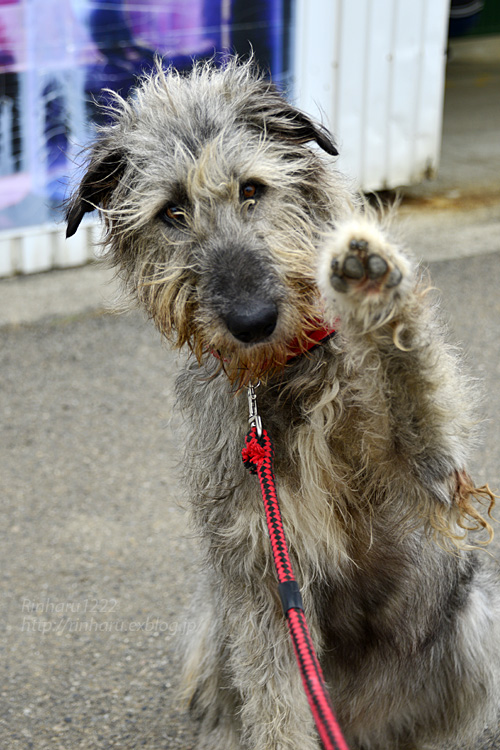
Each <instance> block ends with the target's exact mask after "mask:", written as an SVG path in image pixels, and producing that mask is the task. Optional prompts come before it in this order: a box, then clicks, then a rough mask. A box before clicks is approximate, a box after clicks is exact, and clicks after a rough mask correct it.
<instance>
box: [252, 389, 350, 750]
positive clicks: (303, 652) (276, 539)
mask: <svg viewBox="0 0 500 750" xmlns="http://www.w3.org/2000/svg"><path fill="white" fill-rule="evenodd" d="M251 393H253V386H250V387H249V403H250V394H251ZM253 403H254V404H255V394H253ZM256 417H257V412H256V408H254V411H253V413H252V410H251V413H250V421H251V422H253V426H252V428H251V429H250V432H249V433H248V434H247V436H246V438H245V447H244V448H243V450H242V458H243V463H244V464H245V466H246V468H247V469H248V470H249V471H250V473H251V474H256V475H257V477H258V479H259V483H260V489H261V492H262V499H263V501H264V509H265V513H266V521H267V528H268V531H269V537H270V540H271V548H272V553H273V558H274V564H275V567H276V572H277V577H278V591H279V595H280V598H281V603H282V605H283V611H284V613H285V617H286V621H287V624H288V629H289V631H290V635H291V638H292V643H293V648H294V651H295V656H296V659H297V664H298V666H299V670H300V675H301V678H302V684H303V686H304V690H305V693H306V696H307V700H308V702H309V707H310V709H311V712H312V715H313V718H314V722H315V724H316V728H317V730H318V734H319V736H320V738H321V742H322V744H323V747H324V749H325V750H349V748H348V746H347V744H346V741H345V739H344V737H343V735H342V731H341V729H340V727H339V724H338V722H337V719H336V718H335V715H334V712H333V707H332V704H331V700H330V696H329V694H328V690H327V687H326V684H325V679H324V677H323V673H322V671H321V666H320V664H319V661H318V657H317V655H316V652H315V650H314V646H313V642H312V638H311V634H310V632H309V628H308V626H307V622H306V618H305V615H304V608H303V605H302V597H301V595H300V589H299V586H298V584H297V581H296V580H295V576H294V574H293V570H292V564H291V560H290V555H289V553H288V547H287V543H286V539H285V532H284V529H283V522H282V519H281V512H280V508H279V504H278V498H277V494H276V482H275V477H274V469H273V458H274V448H273V444H272V441H271V438H270V437H269V435H268V433H267V430H265V429H264V428H263V427H262V423H261V422H260V421H259V422H256Z"/></svg>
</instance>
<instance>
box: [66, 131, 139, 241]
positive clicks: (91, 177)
mask: <svg viewBox="0 0 500 750" xmlns="http://www.w3.org/2000/svg"><path fill="white" fill-rule="evenodd" d="M124 171H125V158H124V155H123V154H122V153H121V152H119V151H117V150H111V149H109V150H108V149H105V148H104V147H103V144H102V143H97V144H96V146H95V147H94V150H93V152H92V156H91V158H90V162H89V164H88V167H87V171H86V172H85V175H84V177H83V179H82V181H81V182H80V185H79V187H78V189H77V190H76V191H75V193H74V194H73V196H72V197H71V199H70V201H69V204H68V207H67V210H66V221H67V227H66V237H72V236H73V235H74V234H75V232H76V230H77V229H78V227H79V226H80V222H81V220H82V219H83V217H84V216H85V214H86V213H88V212H90V211H93V210H94V209H96V208H99V207H100V206H104V205H105V204H106V202H107V199H108V198H109V196H110V194H111V193H112V192H113V190H114V189H115V188H116V186H117V184H118V182H119V180H120V177H121V175H122V174H123V172H124Z"/></svg>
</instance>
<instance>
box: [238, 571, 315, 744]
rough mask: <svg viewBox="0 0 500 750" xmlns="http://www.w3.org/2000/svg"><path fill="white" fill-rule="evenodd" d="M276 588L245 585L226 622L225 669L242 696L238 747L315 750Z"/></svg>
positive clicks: (274, 584)
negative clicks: (227, 667)
mask: <svg viewBox="0 0 500 750" xmlns="http://www.w3.org/2000/svg"><path fill="white" fill-rule="evenodd" d="M275 588H276V583H275V581H274V579H272V580H269V582H268V585H266V584H265V583H264V582H262V584H261V587H259V585H258V584H257V583H254V584H253V585H252V589H253V590H250V588H249V587H248V586H247V587H246V591H245V595H244V597H243V596H242V594H241V591H240V598H239V602H238V608H237V609H235V608H231V611H230V612H228V613H227V615H226V617H225V622H226V626H227V627H228V629H229V641H230V644H231V646H230V652H231V653H230V662H229V663H230V668H231V672H232V675H233V680H234V684H235V686H236V687H237V690H238V693H239V694H240V695H241V697H242V704H241V713H240V716H241V721H242V740H243V741H242V746H243V747H245V748H249V750H250V749H251V750H297V748H301V750H319V742H318V738H317V734H316V730H315V728H314V723H313V720H312V716H311V712H310V709H309V706H308V703H307V699H306V696H305V693H304V689H303V686H302V681H301V678H300V674H299V670H298V667H297V663H296V661H295V656H294V653H293V648H292V644H291V640H290V636H289V633H288V629H287V626H286V622H285V618H284V616H283V613H282V611H281V607H280V606H279V605H278V604H277V603H276V597H275V595H274V593H275Z"/></svg>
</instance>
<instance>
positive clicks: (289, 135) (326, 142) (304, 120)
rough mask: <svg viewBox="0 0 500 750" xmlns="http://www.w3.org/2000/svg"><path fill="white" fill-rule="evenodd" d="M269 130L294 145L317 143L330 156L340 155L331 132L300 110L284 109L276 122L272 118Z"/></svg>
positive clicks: (290, 107)
mask: <svg viewBox="0 0 500 750" xmlns="http://www.w3.org/2000/svg"><path fill="white" fill-rule="evenodd" d="M268 130H269V132H270V133H275V134H276V135H277V136H279V137H280V138H283V139H285V140H289V141H292V142H294V143H310V142H311V141H315V142H316V143H317V144H318V146H319V147H320V148H322V149H323V151H326V153H327V154H330V156H338V154H339V152H338V150H337V147H336V145H335V142H334V140H333V137H332V135H331V134H330V132H329V131H328V130H327V129H326V128H325V127H324V126H323V125H320V124H319V123H315V122H313V120H311V119H309V117H308V116H307V115H305V114H304V113H303V112H301V111H300V109H295V108H294V107H292V106H289V107H285V108H283V110H282V111H281V112H280V113H279V114H278V117H277V118H276V119H275V120H273V119H272V118H271V119H270V120H269V122H268Z"/></svg>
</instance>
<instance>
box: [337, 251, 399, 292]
mask: <svg viewBox="0 0 500 750" xmlns="http://www.w3.org/2000/svg"><path fill="white" fill-rule="evenodd" d="M402 278H403V275H402V273H401V271H400V270H399V268H397V267H396V266H394V265H392V264H390V262H389V261H388V260H386V259H385V258H384V257H383V256H382V255H380V254H379V253H371V252H370V245H369V243H368V242H367V240H363V239H353V240H351V241H350V242H349V246H348V251H347V253H346V254H345V256H344V257H343V258H334V259H333V260H332V263H331V276H330V283H331V285H332V287H333V288H334V289H335V290H336V291H337V292H347V291H348V290H349V287H350V286H352V285H353V284H354V283H355V282H359V283H360V284H362V283H363V282H368V283H370V282H371V285H372V286H373V285H375V286H376V287H377V288H378V289H381V288H382V287H384V288H385V289H391V288H393V287H396V286H398V284H399V283H400V282H401V279H402Z"/></svg>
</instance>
